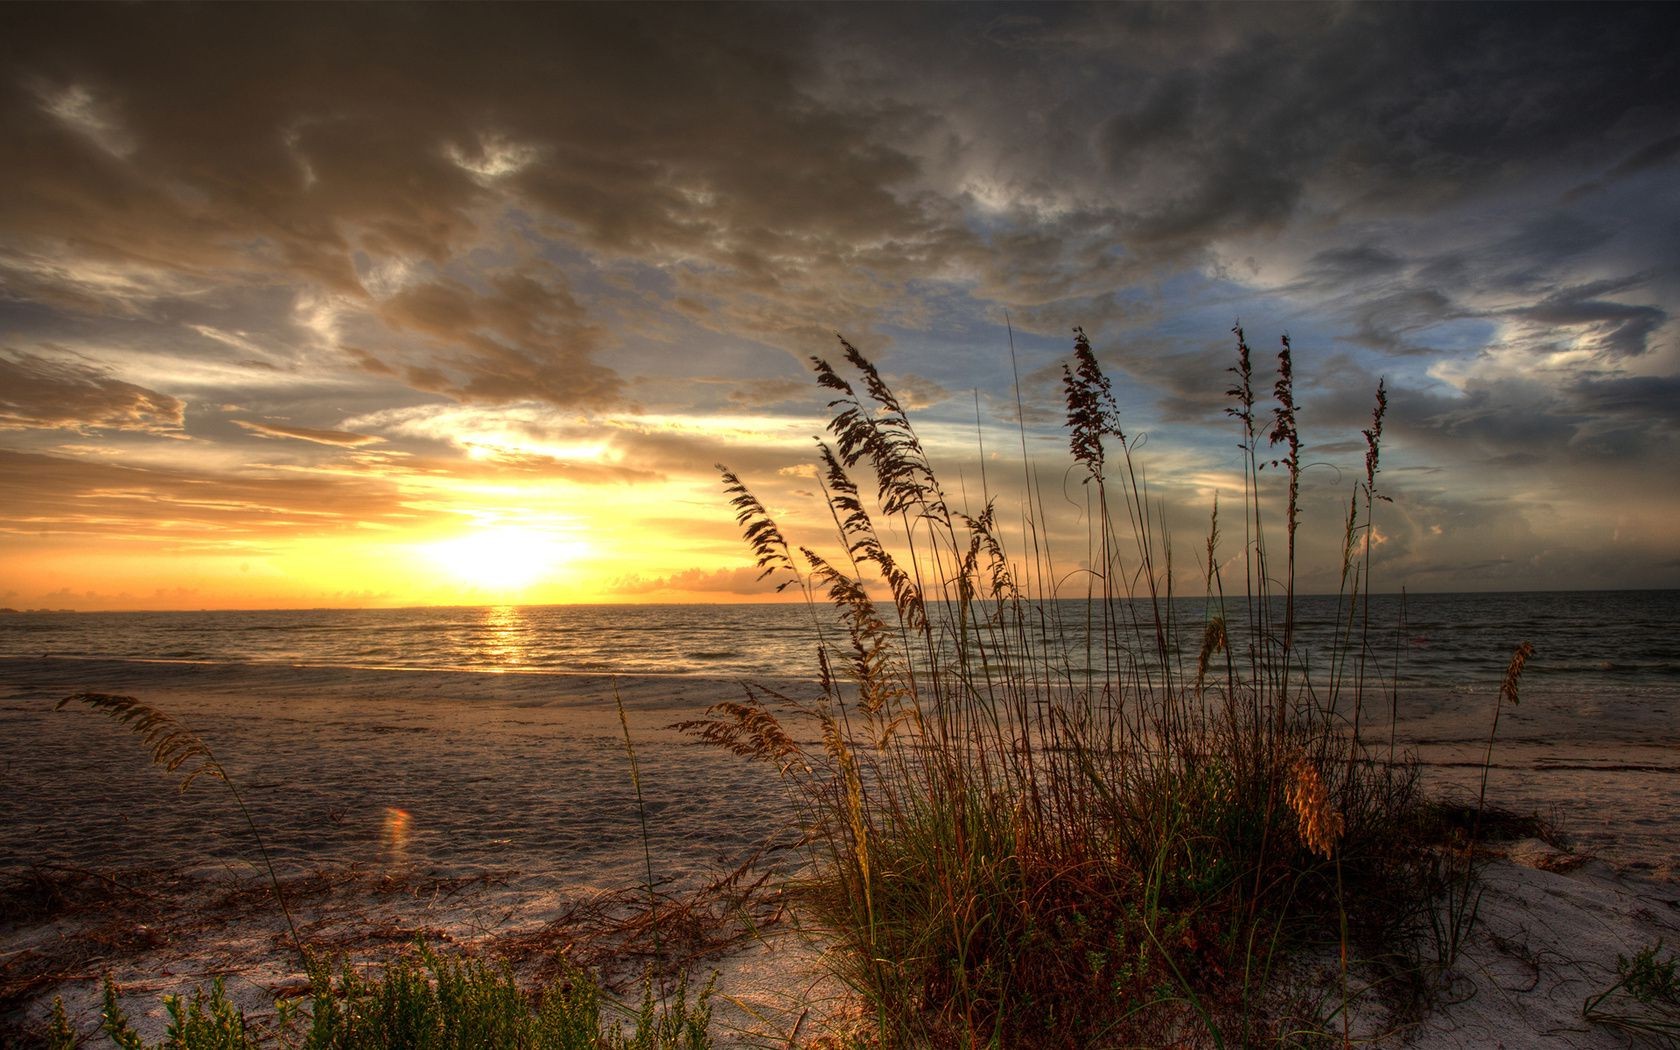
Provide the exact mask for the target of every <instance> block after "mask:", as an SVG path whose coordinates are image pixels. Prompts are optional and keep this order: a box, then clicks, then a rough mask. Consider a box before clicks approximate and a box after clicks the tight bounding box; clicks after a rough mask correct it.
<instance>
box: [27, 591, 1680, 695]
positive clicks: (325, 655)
mask: <svg viewBox="0 0 1680 1050" xmlns="http://www.w3.org/2000/svg"><path fill="white" fill-rule="evenodd" d="M1209 611H1210V610H1209V606H1208V603H1207V602H1205V601H1203V600H1202V599H1200V598H1195V599H1178V600H1176V601H1175V603H1174V608H1173V615H1174V617H1175V619H1176V621H1177V622H1178V623H1180V624H1182V625H1187V627H1188V629H1187V630H1181V631H1180V632H1179V634H1180V635H1181V636H1182V637H1181V638H1180V639H1179V644H1178V646H1177V649H1178V650H1179V652H1180V653H1181V654H1186V655H1184V659H1187V660H1189V661H1191V662H1193V661H1194V659H1195V656H1196V651H1197V646H1198V644H1199V642H1200V639H1201V625H1202V624H1203V622H1204V621H1205V619H1206V617H1207V616H1208V614H1209ZM889 612H890V610H889ZM1053 612H1054V613H1055V614H1057V615H1058V616H1059V620H1060V623H1061V631H1060V636H1061V637H1062V644H1063V646H1064V648H1065V649H1066V650H1067V651H1068V652H1070V653H1073V654H1077V653H1078V652H1079V651H1080V649H1081V648H1082V645H1083V637H1084V636H1083V634H1082V633H1081V632H1082V624H1083V622H1084V618H1085V616H1086V606H1085V603H1083V602H1065V601H1064V602H1061V603H1057V605H1056V606H1054V607H1053ZM1129 612H1130V611H1123V614H1125V613H1129ZM1345 612H1346V610H1345V609H1339V607H1338V604H1337V600H1336V599H1335V598H1327V597H1317V596H1308V597H1303V598H1298V599H1297V610H1296V615H1297V619H1298V621H1299V624H1300V626H1299V627H1298V631H1297V634H1298V643H1299V645H1300V647H1301V649H1302V651H1303V653H1304V654H1305V655H1306V657H1307V660H1308V666H1309V667H1312V666H1315V663H1314V660H1315V658H1316V666H1319V667H1322V666H1324V665H1325V664H1326V663H1327V662H1328V657H1327V655H1326V654H1328V653H1329V652H1330V651H1331V649H1332V648H1333V647H1332V644H1331V643H1332V640H1333V639H1334V638H1335V637H1336V636H1337V634H1338V626H1337V625H1338V624H1339V623H1341V622H1342V620H1341V617H1342V616H1343V615H1345ZM1135 615H1137V616H1139V617H1141V618H1143V619H1144V620H1145V621H1148V620H1150V619H1151V616H1152V614H1151V613H1150V611H1149V610H1148V609H1146V608H1142V607H1141V603H1138V607H1137V608H1136V610H1135ZM1243 615H1244V614H1243V613H1242V612H1241V609H1240V607H1239V606H1238V605H1236V604H1233V605H1232V606H1231V607H1230V608H1229V609H1228V610H1227V618H1228V619H1229V620H1230V621H1232V624H1233V632H1234V633H1235V632H1236V631H1237V630H1238V628H1237V626H1236V624H1237V621H1238V620H1240V619H1241V618H1242V616H1243ZM1281 615H1282V606H1281V602H1274V613H1273V616H1274V619H1275V620H1281ZM1356 615H1357V618H1358V619H1359V620H1361V621H1366V620H1367V619H1368V623H1369V629H1368V631H1367V632H1366V639H1367V641H1366V644H1367V646H1368V652H1367V670H1366V673H1367V676H1368V678H1372V679H1380V680H1382V681H1384V682H1393V681H1397V682H1398V683H1399V685H1400V686H1401V687H1402V688H1403V689H1404V688H1406V687H1425V688H1436V689H1439V688H1447V689H1464V690H1468V691H1472V692H1479V691H1482V690H1483V689H1485V688H1487V687H1488V686H1489V683H1491V684H1492V685H1493V686H1495V687H1496V686H1497V685H1498V682H1499V680H1500V676H1501V675H1502V673H1503V671H1504V669H1505V665H1506V663H1507V661H1508V660H1509V658H1510V655H1511V652H1512V650H1513V649H1514V648H1515V647H1516V646H1517V645H1518V644H1519V643H1521V642H1524V641H1526V642H1529V643H1531V644H1532V645H1533V646H1534V649H1535V656H1534V659H1533V660H1532V661H1531V662H1530V663H1529V666H1528V670H1527V672H1526V683H1527V684H1528V685H1529V686H1530V687H1531V688H1544V689H1598V688H1600V687H1605V686H1614V687H1616V688H1618V689H1621V690H1625V691H1630V692H1632V693H1634V694H1640V693H1644V692H1645V691H1648V690H1657V691H1664V690H1671V689H1677V688H1680V632H1677V631H1675V630H1674V627H1675V625H1676V624H1680V591H1552V592H1533V593H1500V594H1413V595H1407V596H1405V597H1404V598H1402V597H1401V596H1399V595H1375V596H1373V597H1372V598H1371V600H1370V607H1369V615H1368V618H1367V616H1366V613H1365V611H1364V610H1363V609H1361V610H1359V611H1358V612H1357V614H1356ZM1357 626H1358V625H1357V624H1356V633H1357ZM1344 627H1345V624H1344ZM819 629H820V630H822V631H824V632H826V633H827V635H828V637H831V638H832V637H834V636H835V631H836V626H835V623H834V621H833V619H832V617H831V616H830V615H829V612H828V610H826V609H818V610H816V611H814V612H813V610H811V609H808V608H806V607H805V606H804V605H802V604H776V605H743V604H735V605H551V606H520V605H512V606H482V607H457V608H413V609H301V610H292V609H287V610H258V611H248V612H120V613H50V612H36V613H14V614H5V615H0V657H40V656H52V657H62V658H72V659H83V658H97V659H118V660H137V661H179V662H191V663H204V664H221V663H239V664H256V665H265V666H270V667H272V668H274V669H275V670H276V671H278V670H280V669H281V668H286V667H344V668H351V667H354V668H371V669H385V670H454V671H480V672H510V671H513V672H526V673H531V672H537V673H541V672H606V673H619V674H694V675H705V676H711V677H726V678H746V679H752V678H755V677H772V678H799V677H812V676H814V675H815V674H816V668H817V659H816V655H815V654H816V648H817V641H816V640H817V637H818V631H819ZM1342 648H1343V649H1344V650H1346V646H1345V645H1344V646H1343V647H1342Z"/></svg>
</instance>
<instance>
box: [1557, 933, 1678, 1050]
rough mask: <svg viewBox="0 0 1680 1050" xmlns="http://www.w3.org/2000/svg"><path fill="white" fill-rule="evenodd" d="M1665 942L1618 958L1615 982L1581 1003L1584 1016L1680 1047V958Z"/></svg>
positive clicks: (1592, 1020)
mask: <svg viewBox="0 0 1680 1050" xmlns="http://www.w3.org/2000/svg"><path fill="white" fill-rule="evenodd" d="M1662 947H1663V944H1662V941H1661V940H1658V941H1657V942H1656V943H1655V944H1651V945H1647V946H1646V947H1644V948H1642V949H1640V950H1639V951H1637V952H1635V953H1634V954H1633V956H1632V957H1631V958H1629V957H1628V956H1625V955H1617V956H1616V980H1615V982H1614V983H1612V984H1611V985H1610V986H1609V987H1608V988H1606V989H1605V990H1604V991H1602V992H1599V993H1598V994H1597V995H1592V996H1589V997H1588V998H1587V1000H1586V1001H1585V1002H1584V1003H1582V1004H1581V1016H1582V1018H1584V1019H1585V1020H1587V1021H1590V1022H1592V1023H1593V1024H1597V1025H1603V1026H1605V1027H1606V1028H1611V1029H1615V1030H1617V1031H1620V1032H1623V1033H1625V1034H1626V1035H1628V1036H1630V1037H1632V1038H1635V1039H1640V1040H1645V1041H1648V1042H1650V1043H1651V1044H1653V1045H1656V1046H1676V1045H1680V955H1676V954H1675V953H1674V952H1669V953H1668V958H1666V959H1664V958H1663V954H1662Z"/></svg>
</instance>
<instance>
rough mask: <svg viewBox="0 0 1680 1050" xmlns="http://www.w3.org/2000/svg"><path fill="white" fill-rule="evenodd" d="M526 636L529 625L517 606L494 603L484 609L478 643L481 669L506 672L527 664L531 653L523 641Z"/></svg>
mask: <svg viewBox="0 0 1680 1050" xmlns="http://www.w3.org/2000/svg"><path fill="white" fill-rule="evenodd" d="M529 635H530V624H529V623H528V622H527V621H526V618H525V610H523V609H521V608H520V607H518V606H517V605H497V606H492V607H490V608H488V609H485V610H484V623H483V625H482V629H481V630H480V632H479V642H478V656H479V661H480V668H481V669H482V670H486V671H507V670H511V669H514V668H518V667H524V666H526V665H527V663H528V662H529V656H530V653H529V649H528V648H527V646H526V644H525V642H526V638H527V637H529Z"/></svg>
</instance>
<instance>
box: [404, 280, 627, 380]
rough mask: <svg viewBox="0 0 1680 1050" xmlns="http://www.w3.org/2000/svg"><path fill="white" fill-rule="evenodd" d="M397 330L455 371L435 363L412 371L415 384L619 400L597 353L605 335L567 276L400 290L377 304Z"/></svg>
mask: <svg viewBox="0 0 1680 1050" xmlns="http://www.w3.org/2000/svg"><path fill="white" fill-rule="evenodd" d="M379 312H380V316H381V317H382V318H384V320H385V321H386V322H387V323H389V324H391V325H393V326H394V327H397V328H402V329H407V330H409V331H414V332H418V333H421V334H422V335H424V336H426V337H427V338H428V339H430V340H431V341H433V342H434V343H435V344H436V345H437V346H438V347H439V348H440V353H441V355H442V357H441V360H440V362H439V363H440V364H445V365H446V366H447V367H448V368H449V369H450V371H451V372H452V373H453V375H448V374H445V372H443V371H442V370H441V369H439V368H437V367H435V366H434V367H432V368H430V369H425V370H416V371H414V372H411V373H410V377H411V381H412V382H413V385H415V386H416V387H418V388H420V389H423V390H429V391H432V392H435V393H444V394H450V395H453V396H455V397H456V398H458V399H460V400H463V401H489V402H501V401H524V400H539V401H547V402H550V403H552V404H556V405H597V404H604V403H610V402H612V401H613V400H615V399H616V397H617V395H618V392H619V387H620V382H619V378H618V376H617V374H616V373H614V372H613V371H612V370H611V369H609V368H606V367H604V366H602V365H600V364H597V363H596V362H595V361H593V360H592V355H593V353H594V352H595V350H596V349H597V347H598V346H599V345H600V342H601V339H602V336H603V332H602V330H601V329H600V328H599V327H598V326H595V325H592V324H590V323H588V322H587V320H586V313H585V311H584V309H583V307H582V306H581V305H579V303H578V302H577V300H576V299H575V298H573V296H572V294H571V292H570V290H569V289H568V288H567V287H566V285H565V283H564V281H563V280H558V279H554V280H551V281H549V282H548V283H541V282H538V281H536V280H534V279H533V278H531V277H530V276H528V275H524V274H502V275H499V276H496V277H493V278H491V280H490V281H489V287H488V288H487V289H485V290H482V291H479V290H475V289H473V288H470V287H468V286H467V285H465V284H462V283H460V282H457V281H433V282H428V283H423V284H415V285H412V286H410V287H408V288H405V289H403V290H402V291H401V292H398V293H397V294H396V295H394V296H392V297H391V298H389V299H387V300H386V301H385V302H383V303H381V304H380V308H379Z"/></svg>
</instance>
